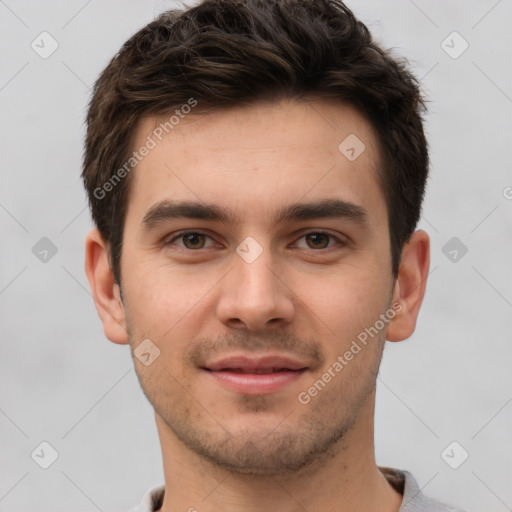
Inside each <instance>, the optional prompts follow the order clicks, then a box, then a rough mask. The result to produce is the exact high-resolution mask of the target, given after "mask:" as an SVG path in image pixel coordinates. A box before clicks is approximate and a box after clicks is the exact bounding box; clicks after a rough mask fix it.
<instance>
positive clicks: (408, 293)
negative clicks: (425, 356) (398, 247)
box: [386, 230, 430, 341]
mask: <svg viewBox="0 0 512 512" xmlns="http://www.w3.org/2000/svg"><path fill="white" fill-rule="evenodd" d="M429 267H430V239H429V236H428V235H427V233H425V231H422V230H418V231H416V232H414V233H413V234H412V236H411V238H410V239H409V240H408V242H407V243H406V244H405V245H404V248H403V250H402V258H401V261H400V267H399V269H398V276H397V278H396V281H395V287H394V289H393V301H392V304H396V303H400V305H401V306H402V308H401V309H400V310H398V309H397V311H396V314H395V316H394V318H393V319H392V320H390V322H389V325H388V329H387V331H386V339H387V340H389V341H402V340H405V339H407V338H409V336H411V334H412V333H413V332H414V329H415V328H416V319H417V318H418V313H419V311H420V307H421V303H422V302H423V297H424V296H425V289H426V286H427V277H428V270H429Z"/></svg>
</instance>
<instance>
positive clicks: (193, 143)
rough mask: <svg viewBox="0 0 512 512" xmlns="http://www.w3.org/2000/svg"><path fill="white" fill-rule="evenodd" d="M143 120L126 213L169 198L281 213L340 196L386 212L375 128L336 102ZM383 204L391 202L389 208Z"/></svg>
mask: <svg viewBox="0 0 512 512" xmlns="http://www.w3.org/2000/svg"><path fill="white" fill-rule="evenodd" d="M171 117H172V114H171V115H169V116H167V115H166V116H159V117H148V118H144V119H142V120H141V122H140V123H139V126H138V128H137V131H136V134H135V137H134V145H133V146H134V147H133V149H134V151H137V150H139V149H140V148H142V147H143V146H147V147H149V146H151V149H150V150H149V151H147V152H145V153H146V155H145V156H144V157H143V158H142V159H141V160H140V161H139V163H138V164H137V166H136V168H135V169H134V171H133V172H132V176H131V179H132V182H131V186H130V200H129V204H128V210H129V213H130V211H131V212H132V213H135V214H136V215H137V216H138V217H139V218H142V216H143V215H144V213H145V211H147V209H148V208H150V207H151V206H152V205H153V204H155V203H158V202H160V201H163V200H168V199H170V198H174V199H182V200H190V199H194V200H201V201H205V202H209V203H218V204H225V205H227V206H229V207H232V208H234V209H236V210H237V211H239V212H242V213H243V211H247V214H248V215H249V214H251V213H252V215H254V214H257V215H258V216H259V217H264V216H265V215H267V214H268V215H269V216H270V215H274V213H275V212H274V211H272V210H273V209H274V208H276V209H277V208H282V206H283V205H284V204H286V203H290V202H293V203H296V202H298V201H299V200H300V199H301V198H305V199H306V198H307V199H308V200H315V199H320V198H321V199H324V198H334V197H342V198H343V199H344V200H347V201H350V202H352V203H355V204H361V205H363V206H364V205H365V204H366V205H367V206H378V205H379V204H380V205H381V206H383V201H384V199H383V194H382V192H381V190H380V187H379V185H378V176H377V169H378V165H379V160H380V159H379V153H378V145H377V139H376V136H375V133H374V131H373V129H372V126H371V125H370V124H369V123H368V122H367V120H366V119H365V118H364V117H363V116H362V115H361V114H360V113H359V112H358V111H357V110H356V109H355V108H353V107H351V106H348V105H343V104H339V103H336V104H334V103H327V102H295V101H291V100H285V101H281V102H278V103H271V104H259V105H252V106H245V107H237V108H230V109H222V110H216V111H212V112H210V113H207V114H195V113H194V111H193V109H192V111H191V112H190V113H189V114H187V115H183V113H181V116H177V115H174V117H173V118H172V119H171ZM384 208H385V206H384Z"/></svg>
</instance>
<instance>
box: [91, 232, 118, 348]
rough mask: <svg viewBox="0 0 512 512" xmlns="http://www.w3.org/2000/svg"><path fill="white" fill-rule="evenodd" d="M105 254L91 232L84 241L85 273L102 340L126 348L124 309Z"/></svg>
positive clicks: (105, 249) (100, 239)
mask: <svg viewBox="0 0 512 512" xmlns="http://www.w3.org/2000/svg"><path fill="white" fill-rule="evenodd" d="M109 254H110V253H109V247H108V244H107V243H106V242H105V241H104V240H103V237H102V236H101V235H100V233H99V231H98V230H97V229H93V230H92V231H91V232H90V233H89V234H88V235H87V237H86V239H85V273H86V274H87V279H88V280H89V285H90V286H91V290H92V295H93V298H94V303H95V305H96V309H97V311H98V314H99V316H100V318H101V321H102V323H103V331H104V332H105V336H106V337H107V338H108V339H109V340H110V341H112V342H114V343H119V344H127V343H128V332H127V329H126V323H125V312H124V306H123V303H122V301H121V294H120V290H119V286H118V285H117V284H116V283H115V280H114V274H113V273H112V271H111V270H110V264H109Z"/></svg>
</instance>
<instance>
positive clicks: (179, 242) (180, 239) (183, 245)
mask: <svg viewBox="0 0 512 512" xmlns="http://www.w3.org/2000/svg"><path fill="white" fill-rule="evenodd" d="M208 240H209V241H210V246H211V245H212V243H213V240H212V238H211V237H210V236H208V235H205V234H204V233H199V232H197V231H182V232H181V233H177V234H176V235H175V236H174V237H172V238H171V239H170V240H167V241H166V242H165V245H166V246H173V245H174V246H177V247H178V248H179V249H182V250H186V249H188V250H190V251H194V250H196V251H197V250H200V249H207V248H208Z"/></svg>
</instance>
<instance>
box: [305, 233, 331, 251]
mask: <svg viewBox="0 0 512 512" xmlns="http://www.w3.org/2000/svg"><path fill="white" fill-rule="evenodd" d="M301 239H305V240H306V244H307V247H301V249H304V248H305V249H327V248H328V246H329V245H330V243H329V242H330V241H331V240H332V239H334V240H335V241H337V242H338V243H339V244H341V240H339V239H338V238H337V237H335V236H334V235H331V234H330V233H324V232H323V231H312V232H311V233H306V234H305V235H302V236H301V237H300V238H299V240H301Z"/></svg>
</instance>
